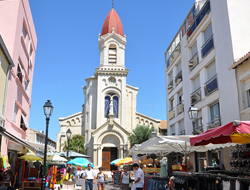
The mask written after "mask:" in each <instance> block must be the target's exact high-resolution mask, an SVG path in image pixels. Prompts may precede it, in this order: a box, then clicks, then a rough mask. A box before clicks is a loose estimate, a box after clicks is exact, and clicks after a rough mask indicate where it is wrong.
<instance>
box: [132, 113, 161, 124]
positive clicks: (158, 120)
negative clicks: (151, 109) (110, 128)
mask: <svg viewBox="0 0 250 190" xmlns="http://www.w3.org/2000/svg"><path fill="white" fill-rule="evenodd" d="M135 115H138V116H140V117H144V118H147V119H149V120H151V121H153V122H155V123H160V122H161V120H160V119H154V118H152V117H149V116H146V115H143V114H141V113H138V112H135Z"/></svg>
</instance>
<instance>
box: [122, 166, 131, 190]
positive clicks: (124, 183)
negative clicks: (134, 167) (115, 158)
mask: <svg viewBox="0 0 250 190" xmlns="http://www.w3.org/2000/svg"><path fill="white" fill-rule="evenodd" d="M129 178H130V173H129V172H128V167H127V166H125V167H124V168H123V172H122V173H121V189H122V190H129Z"/></svg>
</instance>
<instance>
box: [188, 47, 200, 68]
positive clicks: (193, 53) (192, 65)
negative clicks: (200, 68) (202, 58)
mask: <svg viewBox="0 0 250 190" xmlns="http://www.w3.org/2000/svg"><path fill="white" fill-rule="evenodd" d="M190 57H191V59H190V60H189V64H188V67H189V71H192V70H193V69H194V68H195V67H196V65H198V64H199V56H198V51H197V42H195V43H194V44H193V46H192V47H191V48H190Z"/></svg>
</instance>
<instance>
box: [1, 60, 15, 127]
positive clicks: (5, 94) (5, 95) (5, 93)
mask: <svg viewBox="0 0 250 190" xmlns="http://www.w3.org/2000/svg"><path fill="white" fill-rule="evenodd" d="M11 67H13V65H9V67H8V72H7V77H6V84H5V92H4V99H3V110H2V113H3V116H4V115H5V114H4V113H5V105H6V99H7V91H8V84H9V76H10V69H11ZM4 122H5V121H4V120H2V123H1V126H2V127H4Z"/></svg>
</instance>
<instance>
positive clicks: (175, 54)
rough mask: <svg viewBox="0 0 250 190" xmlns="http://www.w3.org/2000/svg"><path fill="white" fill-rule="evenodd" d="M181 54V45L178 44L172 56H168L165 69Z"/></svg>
mask: <svg viewBox="0 0 250 190" xmlns="http://www.w3.org/2000/svg"><path fill="white" fill-rule="evenodd" d="M180 53H181V44H180V43H178V44H177V46H176V47H175V49H174V51H173V52H172V54H171V55H170V56H169V58H168V60H167V61H166V65H167V68H168V67H169V66H170V65H171V63H172V62H173V61H174V60H175V58H176V57H177V56H178V55H179V54H180Z"/></svg>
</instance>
